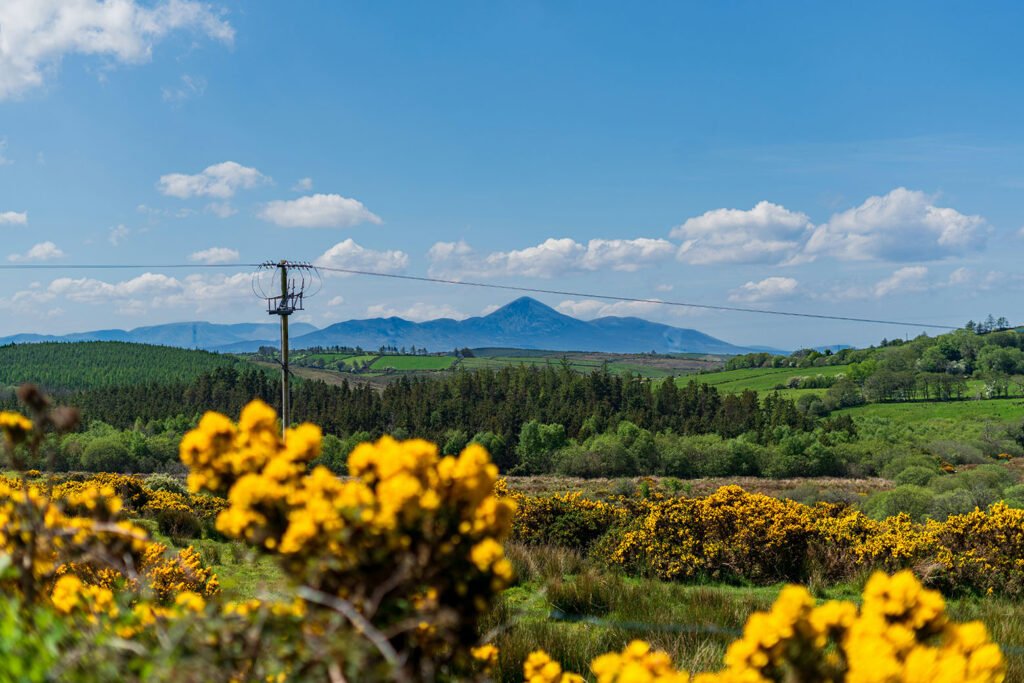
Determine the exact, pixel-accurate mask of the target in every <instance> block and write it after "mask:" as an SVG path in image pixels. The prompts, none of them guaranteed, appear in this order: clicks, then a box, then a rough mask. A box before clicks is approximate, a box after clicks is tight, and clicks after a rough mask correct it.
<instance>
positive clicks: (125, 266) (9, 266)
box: [0, 263, 261, 270]
mask: <svg viewBox="0 0 1024 683" xmlns="http://www.w3.org/2000/svg"><path fill="white" fill-rule="evenodd" d="M260 265H261V264H259V263H116V264H115V263H88V264H82V263H71V264H68V263H63V264H62V263H3V264H0V270H139V269H145V268H152V269H153V270H164V269H167V268H257V267H259V266H260Z"/></svg>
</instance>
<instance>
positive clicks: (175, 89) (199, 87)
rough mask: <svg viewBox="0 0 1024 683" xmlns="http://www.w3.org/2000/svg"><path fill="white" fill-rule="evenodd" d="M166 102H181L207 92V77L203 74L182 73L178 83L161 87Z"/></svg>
mask: <svg viewBox="0 0 1024 683" xmlns="http://www.w3.org/2000/svg"><path fill="white" fill-rule="evenodd" d="M160 92H161V94H162V96H163V99H164V102H172V103H176V104H177V103H181V102H184V101H185V100H190V99H192V98H193V97H199V96H200V95H202V94H203V93H204V92H206V79H205V78H203V77H202V76H189V75H188V74H182V76H181V82H180V83H178V85H175V86H170V85H165V86H164V87H163V88H161V89H160Z"/></svg>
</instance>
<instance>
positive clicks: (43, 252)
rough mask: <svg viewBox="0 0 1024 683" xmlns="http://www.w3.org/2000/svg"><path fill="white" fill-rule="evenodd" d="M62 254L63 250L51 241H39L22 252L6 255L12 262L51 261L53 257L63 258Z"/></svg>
mask: <svg viewBox="0 0 1024 683" xmlns="http://www.w3.org/2000/svg"><path fill="white" fill-rule="evenodd" d="M63 256H64V252H63V251H61V250H60V249H59V248H58V247H57V245H56V244H54V243H53V242H40V243H39V244H36V245H34V246H33V247H32V248H31V249H29V250H28V251H27V252H25V253H24V254H11V255H10V256H8V257H7V260H8V261H14V262H23V261H51V260H53V259H58V258H63Z"/></svg>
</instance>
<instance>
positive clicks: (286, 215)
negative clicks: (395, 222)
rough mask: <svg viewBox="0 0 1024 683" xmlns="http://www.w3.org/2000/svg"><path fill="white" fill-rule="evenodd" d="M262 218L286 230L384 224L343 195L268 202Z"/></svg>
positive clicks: (317, 195) (315, 195) (360, 205)
mask: <svg viewBox="0 0 1024 683" xmlns="http://www.w3.org/2000/svg"><path fill="white" fill-rule="evenodd" d="M259 217H260V218H262V219H263V220H265V221H270V222H271V223H275V224H277V225H280V226H281V227H284V228H351V227H352V226H354V225H359V224H360V223H376V224H380V223H382V221H381V219H380V216H378V215H376V214H375V213H372V212H371V211H370V210H369V209H367V208H366V207H365V206H363V203H362V202H360V201H358V200H356V199H349V198H348V197H342V196H341V195H340V194H314V195H310V196H308V197H299V198H298V199H291V200H288V199H278V200H275V201H272V202H268V203H267V205H266V206H264V207H263V210H262V211H260V213H259Z"/></svg>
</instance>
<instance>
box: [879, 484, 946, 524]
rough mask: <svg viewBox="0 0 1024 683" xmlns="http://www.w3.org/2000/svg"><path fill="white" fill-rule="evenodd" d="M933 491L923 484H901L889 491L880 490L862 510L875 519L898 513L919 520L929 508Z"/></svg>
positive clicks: (925, 514)
mask: <svg viewBox="0 0 1024 683" xmlns="http://www.w3.org/2000/svg"><path fill="white" fill-rule="evenodd" d="M934 495H935V494H934V492H932V491H930V490H929V489H926V488H924V487H923V486H916V485H914V484H903V485H902V486H897V487H896V488H894V489H893V490H891V491H880V492H878V493H876V494H874V495H872V496H871V497H870V498H868V500H867V501H865V503H864V512H866V513H867V514H868V515H870V516H871V517H874V518H875V519H885V518H886V517H893V516H895V515H898V514H900V513H904V514H907V515H909V516H910V518H911V519H913V520H915V521H920V520H922V519H924V518H925V516H927V514H928V511H929V509H930V508H931V504H932V498H933V497H934Z"/></svg>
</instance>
